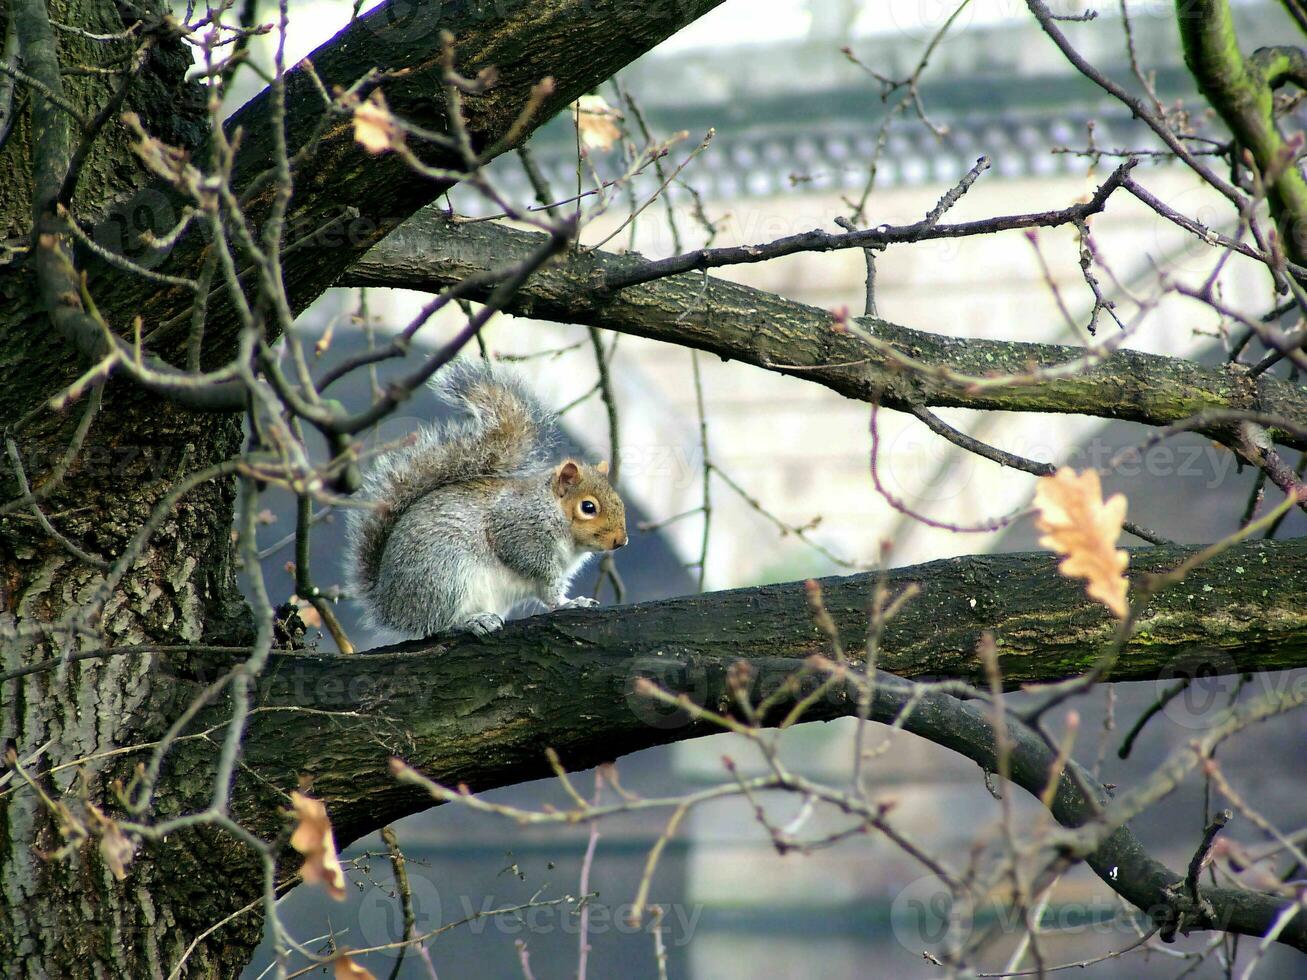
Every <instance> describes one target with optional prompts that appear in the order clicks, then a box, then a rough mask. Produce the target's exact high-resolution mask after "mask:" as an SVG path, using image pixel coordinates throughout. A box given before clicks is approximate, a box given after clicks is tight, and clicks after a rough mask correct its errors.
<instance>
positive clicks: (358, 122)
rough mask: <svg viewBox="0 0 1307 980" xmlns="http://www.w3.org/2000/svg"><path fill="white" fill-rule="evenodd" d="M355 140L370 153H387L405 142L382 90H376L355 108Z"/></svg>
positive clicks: (402, 132)
mask: <svg viewBox="0 0 1307 980" xmlns="http://www.w3.org/2000/svg"><path fill="white" fill-rule="evenodd" d="M354 138H355V139H356V140H358V141H359V142H360V143H362V144H363V149H365V150H367V151H368V152H369V153H373V154H376V153H385V152H386V151H387V150H393V149H395V147H396V146H398V145H399V144H401V143H403V142H404V131H403V130H402V129H400V128H399V123H397V122H396V121H395V117H394V116H392V115H391V114H390V109H389V108H388V107H387V106H386V97H385V96H384V95H382V94H381V89H374V90H373V92H372V94H371V95H369V96H368V98H367V100H366V101H365V102H360V103H359V104H358V105H357V106H355V108H354Z"/></svg>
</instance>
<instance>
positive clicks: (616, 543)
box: [613, 534, 628, 551]
mask: <svg viewBox="0 0 1307 980" xmlns="http://www.w3.org/2000/svg"><path fill="white" fill-rule="evenodd" d="M627 540H628V539H627V537H626V535H625V534H623V535H622V536H621V537H620V538H613V550H614V551H616V550H617V549H618V548H625V547H626V542H627Z"/></svg>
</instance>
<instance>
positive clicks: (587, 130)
mask: <svg viewBox="0 0 1307 980" xmlns="http://www.w3.org/2000/svg"><path fill="white" fill-rule="evenodd" d="M572 116H573V118H574V119H575V120H576V128H577V130H578V131H579V132H580V134H581V145H582V146H583V147H585V148H586V149H587V150H603V151H607V150H611V149H612V148H613V145H614V144H615V143H616V142H617V141H618V140H619V139H621V138H622V130H621V129H620V128H619V127H618V125H617V123H616V122H615V120H617V119H621V118H622V114H621V113H620V112H618V111H617V110H616V109H614V108H613V107H612V106H610V105H609V104H608V102H607V100H606V99H604V97H603V96H602V95H583V96H581V97H580V98H579V99H577V100H576V101H575V102H573V103H572Z"/></svg>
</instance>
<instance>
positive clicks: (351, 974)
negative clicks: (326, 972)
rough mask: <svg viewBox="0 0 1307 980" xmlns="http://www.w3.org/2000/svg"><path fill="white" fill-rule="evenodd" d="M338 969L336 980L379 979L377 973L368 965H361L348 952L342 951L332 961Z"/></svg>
mask: <svg viewBox="0 0 1307 980" xmlns="http://www.w3.org/2000/svg"><path fill="white" fill-rule="evenodd" d="M332 966H334V967H335V969H336V980H377V978H376V975H375V974H374V973H373V972H372V971H371V970H369V969H368V968H367V967H364V966H359V964H357V963H355V962H354V961H353V960H352V959H350V956H349V954H348V953H342V954H341V955H339V956H337V957H336V959H335V960H334V961H333V962H332Z"/></svg>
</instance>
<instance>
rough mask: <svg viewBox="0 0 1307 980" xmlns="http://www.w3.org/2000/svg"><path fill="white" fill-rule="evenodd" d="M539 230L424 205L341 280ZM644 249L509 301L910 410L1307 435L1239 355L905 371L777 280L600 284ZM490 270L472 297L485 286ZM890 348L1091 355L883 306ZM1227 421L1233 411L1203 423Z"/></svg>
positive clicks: (984, 360)
mask: <svg viewBox="0 0 1307 980" xmlns="http://www.w3.org/2000/svg"><path fill="white" fill-rule="evenodd" d="M541 238H542V236H541V235H539V234H538V233H534V232H523V231H517V230H514V229H510V228H506V227H504V226H502V225H495V224H491V223H487V222H463V223H459V222H455V221H451V220H450V219H449V218H447V217H445V216H444V215H443V214H442V213H440V212H439V211H437V210H436V209H433V208H428V209H425V210H423V211H421V212H419V213H418V214H416V215H414V216H413V217H412V218H410V219H409V220H408V221H406V222H405V223H404V224H403V226H402V227H401V228H399V229H398V230H397V231H396V232H395V233H394V234H392V235H390V236H389V237H388V238H386V239H385V240H384V241H383V242H381V243H380V244H379V245H377V246H376V247H375V248H373V249H372V250H371V251H370V252H368V253H367V255H365V256H363V257H362V258H361V259H359V260H358V261H357V262H355V263H354V265H353V266H351V267H350V268H349V270H348V271H347V272H346V273H345V274H344V275H343V276H342V277H341V279H340V284H341V285H349V286H394V287H399V288H404V289H425V290H428V291H432V292H438V291H439V290H441V289H446V288H448V287H450V286H452V285H454V284H455V283H458V282H460V281H462V280H464V279H466V278H468V277H470V276H478V275H480V276H484V275H485V274H486V273H487V272H489V271H490V270H492V269H494V268H498V267H500V266H501V265H502V264H504V263H507V262H511V261H518V260H520V259H521V258H523V257H525V256H526V255H528V254H530V252H531V250H532V249H534V248H536V247H537V246H538V243H539V240H540V239H541ZM644 264H645V260H644V259H642V258H641V257H639V256H635V255H615V254H613V253H608V252H583V253H579V254H570V255H569V256H568V257H567V258H566V259H565V260H559V261H558V262H557V263H555V264H554V265H552V266H550V267H548V268H546V269H542V270H541V271H540V272H538V273H537V274H536V275H535V277H534V278H533V279H532V280H531V281H530V282H529V283H528V284H527V285H526V286H525V287H524V288H523V289H522V291H521V292H519V293H518V294H517V295H516V296H515V297H514V298H513V300H512V302H510V303H509V305H508V307H507V310H508V312H510V313H516V314H520V315H522V316H533V317H539V318H542V319H547V320H557V321H559V322H564V323H583V324H587V325H590V326H599V327H604V328H606V329H609V330H617V331H620V332H622V333H629V334H634V335H636V336H640V337H648V338H651V339H653V340H662V341H667V342H669V343H674V344H681V345H684V346H688V347H696V348H698V349H700V350H706V351H710V352H712V353H714V354H718V355H720V356H721V357H723V358H725V359H728V360H740V361H744V362H746V363H748V364H754V365H757V366H759V367H764V368H768V369H769V370H773V371H777V372H779V373H781V374H789V375H793V376H795V377H801V378H806V379H808V380H811V381H816V382H818V383H820V384H823V385H825V386H826V387H828V388H831V389H833V390H835V391H837V392H839V393H840V394H842V395H845V396H847V397H849V398H856V399H860V400H862V401H879V402H880V403H881V404H883V405H885V406H887V407H889V408H895V409H900V410H904V411H911V410H912V409H913V408H915V407H918V406H922V405H927V406H957V407H962V408H977V409H997V410H1003V411H1018V412H1064V413H1072V414H1078V415H1092V416H1097V417H1099V418H1110V419H1126V420H1129V421H1132V422H1142V423H1145V424H1148V425H1171V424H1174V423H1177V422H1180V421H1182V420H1186V419H1190V418H1192V417H1193V416H1195V415H1200V414H1202V413H1208V412H1212V413H1215V412H1226V413H1229V412H1256V413H1264V414H1266V415H1270V416H1274V417H1276V418H1279V419H1283V420H1284V421H1285V422H1286V423H1289V424H1292V425H1293V426H1294V427H1295V428H1294V429H1293V430H1292V431H1287V432H1277V438H1279V439H1280V440H1281V441H1283V442H1284V443H1285V444H1287V445H1290V446H1293V447H1295V448H1304V447H1307V391H1304V390H1303V389H1302V388H1301V387H1298V386H1296V385H1292V384H1289V383H1288V382H1285V381H1282V380H1280V379H1278V378H1274V377H1268V376H1266V375H1265V374H1263V375H1261V376H1258V377H1256V378H1250V377H1248V376H1247V372H1246V369H1242V368H1239V367H1229V366H1227V367H1223V368H1209V367H1203V366H1201V365H1197V364H1194V363H1192V362H1190V361H1186V360H1182V359H1180V358H1171V357H1160V356H1156V355H1152V354H1141V353H1137V352H1134V351H1127V350H1118V351H1116V352H1115V353H1113V354H1110V355H1106V356H1104V358H1103V359H1102V360H1101V361H1100V362H1099V363H1097V364H1096V365H1094V366H1092V367H1087V368H1086V369H1085V370H1082V371H1077V372H1074V373H1066V374H1065V375H1063V376H1057V377H1049V378H1046V379H1043V380H1040V381H1039V382H1038V383H1037V384H1024V385H1014V386H1008V387H985V388H981V389H979V390H975V389H973V388H972V387H971V386H969V385H967V384H965V383H961V382H957V381H951V380H949V379H948V378H946V377H943V376H940V375H925V374H922V373H918V372H913V371H906V370H904V369H902V368H901V367H899V366H898V365H896V364H895V363H894V362H893V361H892V360H891V359H890V358H888V357H887V356H886V355H885V354H884V353H882V352H880V351H878V350H876V349H874V348H872V347H871V346H870V345H868V344H867V343H866V342H864V341H862V340H860V339H859V338H857V337H856V336H852V335H850V334H848V333H844V332H840V331H839V330H838V329H837V326H838V324H837V321H836V318H835V317H834V316H833V315H832V314H831V313H829V312H827V311H826V310H822V309H818V308H816V307H812V306H807V305H805V304H803V303H796V302H793V301H790V300H787V299H784V298H782V297H780V296H777V295H775V294H774V293H769V292H766V291H764V290H760V289H753V288H750V287H748V286H740V285H736V284H734V283H729V282H725V281H723V280H720V279H714V278H711V277H709V276H707V275H706V274H701V273H685V274H681V275H676V276H671V277H669V278H665V279H659V280H656V281H653V282H645V283H642V284H640V285H638V286H631V287H629V288H626V289H622V290H619V291H617V292H604V291H603V290H601V289H599V288H598V287H599V286H600V285H601V284H602V283H603V282H604V281H606V280H607V279H608V277H610V276H611V275H613V274H615V273H618V272H620V271H621V270H623V269H628V268H631V269H638V268H640V267H642V266H643V265H644ZM492 285H493V284H492V283H486V284H484V285H483V286H481V287H479V289H478V291H474V293H473V294H471V295H472V298H484V296H485V295H487V294H488V293H489V291H490V289H491V288H492ZM860 322H861V323H863V324H864V325H866V327H867V329H868V330H869V331H870V332H871V333H872V334H873V335H874V337H875V338H876V339H877V340H878V341H881V342H884V343H885V344H888V345H891V346H892V347H893V348H894V349H895V350H897V351H899V352H901V353H902V354H905V355H907V356H910V357H912V358H913V359H915V360H917V361H920V362H924V363H925V364H927V365H930V366H933V367H935V368H939V369H944V370H947V371H948V372H951V373H954V374H967V375H993V374H1026V373H1028V372H1029V371H1030V370H1031V368H1032V367H1037V368H1044V369H1048V368H1055V367H1056V366H1058V365H1063V364H1067V363H1068V362H1074V361H1076V360H1077V359H1078V358H1082V357H1084V355H1085V351H1084V350H1083V349H1080V348H1075V347H1064V346H1057V345H1052V344H1030V343H1018V342H1008V341H994V340H978V339H972V338H966V339H963V338H955V337H945V336H940V335H938V334H932V333H927V332H924V331H919V330H912V329H909V328H907V327H901V326H897V325H895V324H892V323H888V322H886V321H884V320H877V319H864V320H862V321H860ZM1196 428H1197V430H1198V431H1201V432H1204V433H1206V434H1209V435H1213V436H1216V435H1218V434H1220V435H1228V433H1229V431H1230V429H1231V424H1230V420H1229V417H1228V415H1227V416H1224V417H1220V418H1214V419H1213V420H1212V421H1211V422H1209V423H1207V424H1203V425H1199V426H1196Z"/></svg>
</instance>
